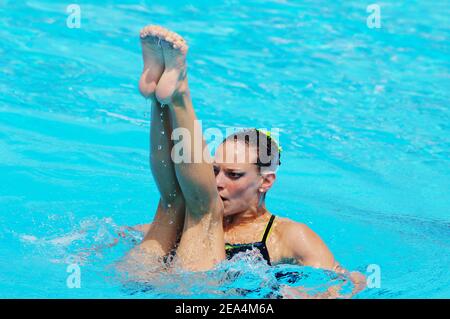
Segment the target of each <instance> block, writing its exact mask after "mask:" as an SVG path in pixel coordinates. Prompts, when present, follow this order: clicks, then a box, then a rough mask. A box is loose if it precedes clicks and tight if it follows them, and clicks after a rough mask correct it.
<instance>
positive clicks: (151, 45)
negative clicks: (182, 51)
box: [139, 25, 167, 98]
mask: <svg viewBox="0 0 450 319" xmlns="http://www.w3.org/2000/svg"><path fill="white" fill-rule="evenodd" d="M166 33H167V30H166V29H163V28H162V27H160V26H154V25H149V26H146V27H144V28H143V29H142V30H141V32H140V36H141V45H142V57H143V58H144V70H143V71H142V75H141V78H140V80H139V91H140V92H141V94H142V95H143V96H144V97H146V98H147V97H150V96H151V95H152V94H153V93H154V92H155V89H156V85H157V84H158V81H159V79H160V78H161V75H162V74H163V71H164V57H163V51H162V47H161V41H162V40H161V39H162V38H164V36H165V34H166Z"/></svg>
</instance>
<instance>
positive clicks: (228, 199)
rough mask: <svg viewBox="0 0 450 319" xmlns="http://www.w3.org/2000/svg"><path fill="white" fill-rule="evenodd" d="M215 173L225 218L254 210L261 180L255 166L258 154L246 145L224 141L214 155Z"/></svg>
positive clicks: (253, 148)
mask: <svg viewBox="0 0 450 319" xmlns="http://www.w3.org/2000/svg"><path fill="white" fill-rule="evenodd" d="M214 160H215V161H214V163H213V165H214V174H215V175H216V184H217V191H218V192H219V196H220V197H221V198H222V200H223V204H224V208H225V211H224V215H225V216H230V215H234V214H237V213H241V212H244V211H246V210H248V209H249V208H251V207H255V208H256V207H257V205H258V201H259V196H258V194H259V189H260V187H261V185H262V183H263V178H262V176H261V174H260V172H259V168H258V166H257V165H255V164H254V163H256V160H257V151H256V148H255V147H249V146H248V145H247V144H245V142H240V141H236V142H234V141H226V142H225V143H222V144H221V145H220V146H219V147H218V149H217V152H216V154H215V158H214Z"/></svg>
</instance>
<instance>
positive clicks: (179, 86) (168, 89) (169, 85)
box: [155, 31, 188, 104]
mask: <svg viewBox="0 0 450 319" xmlns="http://www.w3.org/2000/svg"><path fill="white" fill-rule="evenodd" d="M161 46H162V48H163V55H164V66H165V68H164V73H163V74H162V76H161V78H160V80H159V82H158V85H157V87H156V92H155V95H156V98H157V99H158V101H159V102H160V103H161V104H170V103H171V102H172V97H173V96H174V94H175V93H183V92H185V91H186V90H187V80H186V68H187V66H186V54H187V51H188V46H187V44H186V41H185V40H184V39H183V38H182V37H181V36H180V35H178V34H176V33H174V32H170V31H168V32H167V33H165V36H164V39H161Z"/></svg>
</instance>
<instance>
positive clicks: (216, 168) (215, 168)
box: [214, 166, 220, 176]
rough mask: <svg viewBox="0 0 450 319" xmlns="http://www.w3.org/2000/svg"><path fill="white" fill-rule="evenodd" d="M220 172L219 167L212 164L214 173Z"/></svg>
mask: <svg viewBox="0 0 450 319" xmlns="http://www.w3.org/2000/svg"><path fill="white" fill-rule="evenodd" d="M219 172H220V168H218V167H217V166H214V175H216V176H217V174H219Z"/></svg>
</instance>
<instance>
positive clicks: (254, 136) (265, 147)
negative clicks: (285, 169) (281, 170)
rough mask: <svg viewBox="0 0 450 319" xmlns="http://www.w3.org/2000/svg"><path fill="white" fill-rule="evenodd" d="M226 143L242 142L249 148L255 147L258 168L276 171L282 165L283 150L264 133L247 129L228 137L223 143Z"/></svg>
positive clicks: (254, 129)
mask: <svg viewBox="0 0 450 319" xmlns="http://www.w3.org/2000/svg"><path fill="white" fill-rule="evenodd" d="M226 141H234V142H237V141H242V142H245V143H246V144H247V145H249V146H254V147H255V148H256V152H257V159H256V163H255V164H256V165H257V166H258V167H260V168H261V167H272V168H273V170H274V171H275V170H276V168H277V167H278V166H279V165H281V161H280V157H281V148H280V147H279V146H278V143H277V142H276V141H275V140H274V139H273V138H272V137H270V134H268V133H265V132H264V131H261V130H258V129H256V128H253V129H245V130H242V131H239V132H236V133H232V134H230V135H229V136H227V137H226V138H225V139H224V140H223V142H222V143H224V142H226Z"/></svg>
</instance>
